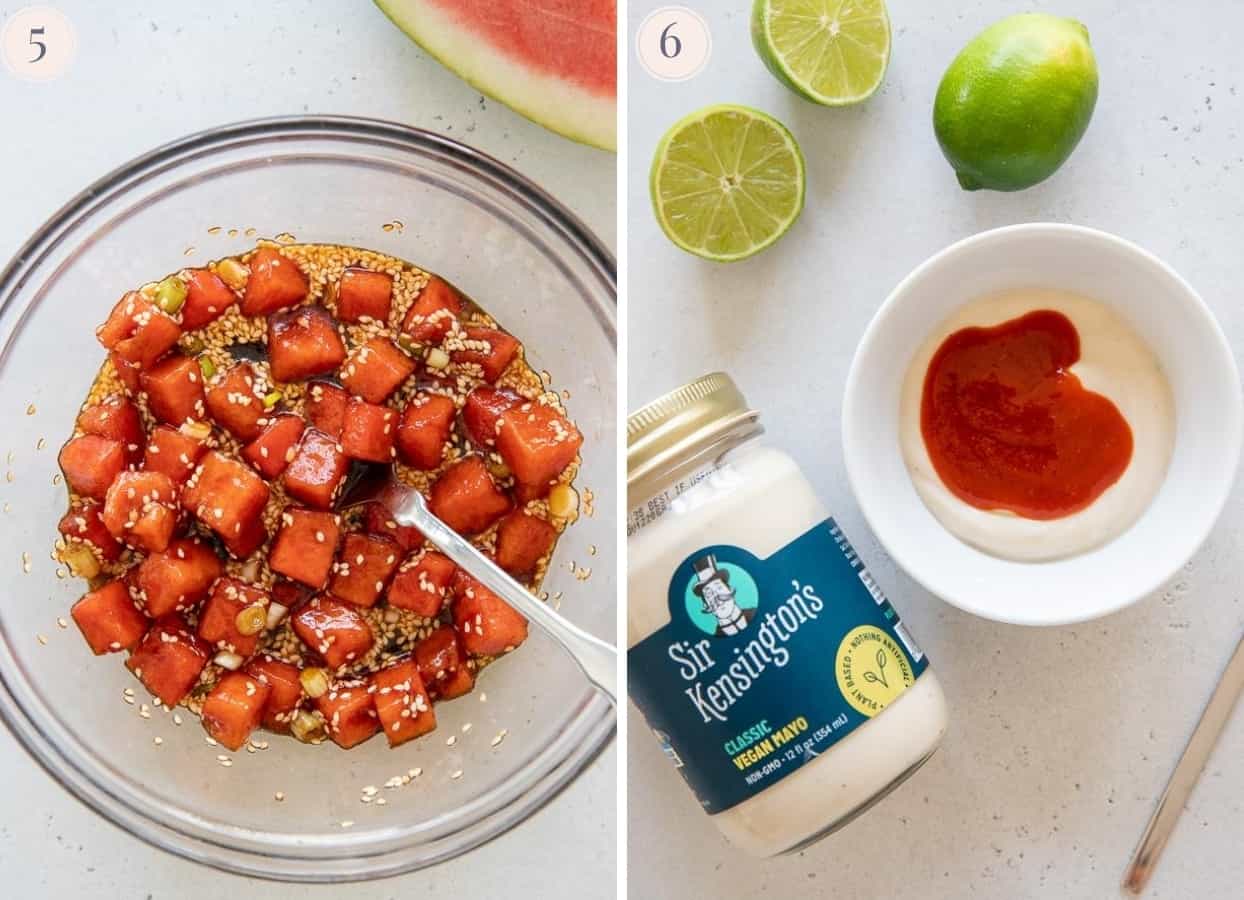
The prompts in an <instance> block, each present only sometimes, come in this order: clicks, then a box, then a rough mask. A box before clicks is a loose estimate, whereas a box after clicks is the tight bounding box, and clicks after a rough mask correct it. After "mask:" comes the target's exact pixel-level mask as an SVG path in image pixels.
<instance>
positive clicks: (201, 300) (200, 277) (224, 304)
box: [181, 269, 238, 331]
mask: <svg viewBox="0 0 1244 900" xmlns="http://www.w3.org/2000/svg"><path fill="white" fill-rule="evenodd" d="M182 277H183V278H184V279H185V281H186V302H185V303H183V304H182V305H181V327H182V328H184V329H186V330H187V331H192V330H194V329H196V328H202V327H203V326H204V325H210V324H211V323H212V322H215V321H216V320H217V319H219V318H220V317H221V316H223V315H224V314H225V312H226V311H227V310H228V309H229V307H230V306H232V305H233V304H235V303H237V302H238V295H237V294H235V293H233V290H232V289H231V288H230V287H229V285H227V284H225V283H224V282H223V281H221V280H220V276H219V275H217V274H216V273H215V272H213V271H212V270H210V269H187V270H186V271H185V272H183V273H182Z"/></svg>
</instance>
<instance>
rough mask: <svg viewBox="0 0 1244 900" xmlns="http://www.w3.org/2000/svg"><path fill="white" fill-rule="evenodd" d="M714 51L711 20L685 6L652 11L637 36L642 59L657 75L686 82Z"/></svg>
mask: <svg viewBox="0 0 1244 900" xmlns="http://www.w3.org/2000/svg"><path fill="white" fill-rule="evenodd" d="M712 50H713V37H712V34H711V33H710V32H709V30H708V22H706V21H705V20H704V17H703V16H701V15H700V14H699V13H698V12H696V11H695V10H691V9H687V7H685V6H664V7H662V8H661V9H658V10H654V11H653V12H652V13H649V15H648V17H647V18H645V19H644V21H643V23H642V24H641V25H640V26H639V32H638V33H637V34H636V36H635V52H636V53H637V54H638V55H639V62H640V63H641V64H642V65H643V67H644V69H645V70H647V72H648V74H649V75H651V76H652V77H653V78H658V79H660V80H661V81H686V80H687V79H688V78H692V77H694V76H696V75H698V74H699V73H700V72H701V71H703V69H704V66H705V65H706V64H707V63H708V57H709V55H710V54H711V53H712Z"/></svg>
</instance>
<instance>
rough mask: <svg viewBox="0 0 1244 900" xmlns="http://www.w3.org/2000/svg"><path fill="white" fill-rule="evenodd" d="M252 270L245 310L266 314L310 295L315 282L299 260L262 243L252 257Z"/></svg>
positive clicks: (252, 313)
mask: <svg viewBox="0 0 1244 900" xmlns="http://www.w3.org/2000/svg"><path fill="white" fill-rule="evenodd" d="M248 263H249V265H250V270H251V274H250V277H249V278H248V279H247V280H246V291H245V292H244V293H243V295H242V306H241V309H242V313H243V314H244V315H248V316H266V315H268V314H269V313H274V312H276V311H277V310H278V309H284V308H285V307H287V306H293V305H294V304H295V303H301V302H302V301H303V300H305V299H307V293H308V292H309V291H310V290H311V286H310V284H309V283H308V281H307V276H306V275H304V274H303V273H302V269H300V268H298V264H297V263H296V262H294V261H293V260H292V259H289V258H287V257H285V256H283V255H282V254H281V252H280V251H279V250H277V249H275V248H274V247H260V248H259V249H258V250H256V251H255V252H254V254H252V255H251V258H250V260H248Z"/></svg>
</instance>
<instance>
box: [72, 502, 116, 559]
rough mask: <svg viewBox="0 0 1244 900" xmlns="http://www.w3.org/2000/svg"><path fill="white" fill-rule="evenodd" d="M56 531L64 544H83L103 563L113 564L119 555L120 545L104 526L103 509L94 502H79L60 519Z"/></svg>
mask: <svg viewBox="0 0 1244 900" xmlns="http://www.w3.org/2000/svg"><path fill="white" fill-rule="evenodd" d="M57 529H58V530H59V531H60V533H61V535H63V536H64V538H65V541H66V543H70V544H78V543H81V544H85V545H87V546H88V547H89V548H90V549H91V551H92V552H93V553H94V554H95V556H96V558H97V559H100V560H102V561H103V562H113V561H114V560H116V558H117V557H119V556H120V555H121V543H120V541H118V540H117V539H116V538H114V537H113V536H112V532H111V531H109V530H108V526H107V525H105V524H104V520H103V507H102V506H100V505H99V504H98V503H96V502H95V501H94V500H79V501H77V502H75V503H73V504H72V505H71V506H70V507H69V511H68V512H67V513H65V515H64V516H62V517H61V520H60V524H59V525H57Z"/></svg>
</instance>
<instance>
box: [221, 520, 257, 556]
mask: <svg viewBox="0 0 1244 900" xmlns="http://www.w3.org/2000/svg"><path fill="white" fill-rule="evenodd" d="M267 539H268V529H267V527H266V526H265V525H264V522H263V519H261V518H254V519H251V520H249V521H247V522H244V523H243V524H242V527H241V528H239V529H238V530H237V531H236V532H234V533H233V534H231V535H224V534H222V535H220V542H221V543H222V544H224V545H225V549H226V550H228V551H229V555H230V556H232V557H234V558H235V559H246V558H247V557H248V556H250V555H251V554H252V553H254V552H255V551H256V550H258V549H259V548H260V546H262V545H263V542H264V541H266V540H267Z"/></svg>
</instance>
